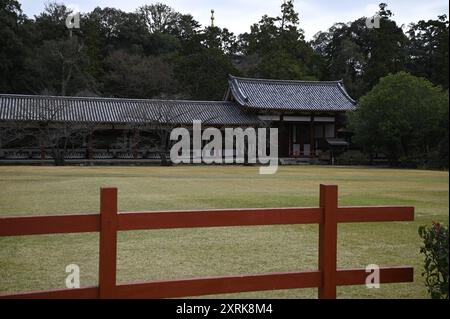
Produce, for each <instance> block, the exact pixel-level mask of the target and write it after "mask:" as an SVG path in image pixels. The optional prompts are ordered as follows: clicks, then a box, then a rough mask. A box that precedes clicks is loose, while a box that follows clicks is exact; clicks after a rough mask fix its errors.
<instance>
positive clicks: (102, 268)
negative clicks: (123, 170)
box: [98, 187, 118, 298]
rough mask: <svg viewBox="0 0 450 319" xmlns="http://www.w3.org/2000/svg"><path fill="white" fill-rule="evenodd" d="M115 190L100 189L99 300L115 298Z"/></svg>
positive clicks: (116, 220) (116, 221)
mask: <svg viewBox="0 0 450 319" xmlns="http://www.w3.org/2000/svg"><path fill="white" fill-rule="evenodd" d="M117 225H118V218H117V188H113V187H111V188H101V189H100V258H99V276H98V285H99V294H100V296H99V297H100V298H115V297H116V259H117Z"/></svg>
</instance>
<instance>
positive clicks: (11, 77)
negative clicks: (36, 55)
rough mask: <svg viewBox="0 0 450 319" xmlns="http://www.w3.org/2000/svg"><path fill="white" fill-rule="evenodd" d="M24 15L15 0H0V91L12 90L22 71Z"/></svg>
mask: <svg viewBox="0 0 450 319" xmlns="http://www.w3.org/2000/svg"><path fill="white" fill-rule="evenodd" d="M25 21H26V17H25V16H24V15H23V13H22V9H21V8H20V4H19V3H18V2H17V1H15V0H1V1H0V39H1V40H0V41H1V45H0V74H1V76H0V92H14V91H15V90H16V89H18V85H17V80H18V78H20V72H22V73H23V68H22V65H23V60H24V59H25V54H24V50H25V45H24V43H23V41H22V32H23V30H22V29H23V24H24V23H25Z"/></svg>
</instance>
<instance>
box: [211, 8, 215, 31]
mask: <svg viewBox="0 0 450 319" xmlns="http://www.w3.org/2000/svg"><path fill="white" fill-rule="evenodd" d="M214 19H215V18H214V9H211V28H214Z"/></svg>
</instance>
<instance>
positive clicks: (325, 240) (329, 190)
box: [319, 184, 338, 299]
mask: <svg viewBox="0 0 450 319" xmlns="http://www.w3.org/2000/svg"><path fill="white" fill-rule="evenodd" d="M337 194H338V190H337V186H336V185H322V184H321V185H320V208H322V210H323V213H322V214H323V215H322V217H323V222H322V223H321V224H320V225H319V270H320V272H321V276H322V283H321V285H320V286H319V298H325V299H335V298H336V284H337V282H336V274H337V269H336V268H337V207H338V197H337V196H338V195H337Z"/></svg>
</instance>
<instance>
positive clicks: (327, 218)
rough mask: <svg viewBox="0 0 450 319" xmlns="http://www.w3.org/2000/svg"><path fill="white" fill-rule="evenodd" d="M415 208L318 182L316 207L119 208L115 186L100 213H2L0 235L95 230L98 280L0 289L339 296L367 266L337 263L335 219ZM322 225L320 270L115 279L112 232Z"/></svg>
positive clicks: (394, 216)
mask: <svg viewBox="0 0 450 319" xmlns="http://www.w3.org/2000/svg"><path fill="white" fill-rule="evenodd" d="M413 219H414V208H413V207H338V193H337V186H335V185H320V206H319V207H317V208H252V209H222V210H207V211H170V212H169V211H166V212H123V213H118V212H117V188H102V189H101V193H100V214H84V215H56V216H27V217H1V218H0V236H19V235H38V234H57V233H80V232H100V259H99V285H98V286H95V287H84V288H76V289H59V290H47V291H34V292H33V291H32V292H22V293H15V294H2V295H0V297H1V298H169V297H185V296H200V295H210V294H221V293H237V292H247V291H262V290H275V289H293V288H313V287H317V288H318V297H319V298H336V287H337V286H341V285H360V284H365V282H366V277H367V275H368V273H366V269H365V268H361V269H337V262H336V257H337V225H338V223H355V222H385V221H411V220H413ZM283 224H319V260H318V269H317V270H313V271H301V272H282V273H267V274H254V275H249V274H246V275H237V276H222V277H206V278H191V279H181V280H158V281H149V282H141V283H120V284H117V282H116V262H117V232H118V231H126V230H143V229H168V228H192V227H224V226H252V225H283ZM411 281H413V268H412V267H407V266H402V267H382V268H380V283H397V282H411Z"/></svg>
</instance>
